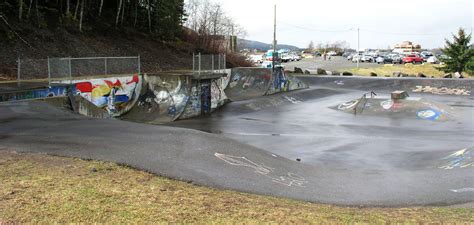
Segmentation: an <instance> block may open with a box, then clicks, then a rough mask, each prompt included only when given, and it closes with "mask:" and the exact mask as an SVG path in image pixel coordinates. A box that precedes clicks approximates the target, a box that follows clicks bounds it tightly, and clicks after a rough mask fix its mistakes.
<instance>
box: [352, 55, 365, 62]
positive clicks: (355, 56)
mask: <svg viewBox="0 0 474 225" xmlns="http://www.w3.org/2000/svg"><path fill="white" fill-rule="evenodd" d="M361 59H362V56H361V55H358V54H355V55H353V56H352V58H351V61H352V62H353V63H356V62H357V61H359V62H360V61H361Z"/></svg>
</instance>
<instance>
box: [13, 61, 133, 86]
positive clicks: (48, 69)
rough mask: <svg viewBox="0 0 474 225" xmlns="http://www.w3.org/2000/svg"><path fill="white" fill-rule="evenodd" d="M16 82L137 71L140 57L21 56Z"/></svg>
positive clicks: (124, 73)
mask: <svg viewBox="0 0 474 225" xmlns="http://www.w3.org/2000/svg"><path fill="white" fill-rule="evenodd" d="M17 66H18V67H17V81H18V83H20V82H22V81H40V82H46V81H47V82H48V84H49V85H51V82H53V81H58V80H72V79H77V78H81V77H93V76H113V75H129V74H140V73H141V63H140V56H133V57H86V58H72V57H67V58H49V57H48V58H47V59H21V58H18V61H17Z"/></svg>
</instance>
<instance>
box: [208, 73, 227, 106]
mask: <svg viewBox="0 0 474 225" xmlns="http://www.w3.org/2000/svg"><path fill="white" fill-rule="evenodd" d="M229 81H230V76H229V75H228V76H225V77H222V78H219V79H217V80H213V81H212V82H211V103H212V105H211V108H212V110H215V109H217V108H219V107H221V106H223V105H224V104H225V103H226V102H227V100H228V98H227V95H226V94H225V91H224V90H225V89H226V87H227V85H229Z"/></svg>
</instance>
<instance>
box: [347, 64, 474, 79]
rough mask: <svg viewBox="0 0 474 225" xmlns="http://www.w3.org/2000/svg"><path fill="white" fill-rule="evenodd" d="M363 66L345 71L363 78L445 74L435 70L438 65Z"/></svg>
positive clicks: (436, 75) (441, 75)
mask: <svg viewBox="0 0 474 225" xmlns="http://www.w3.org/2000/svg"><path fill="white" fill-rule="evenodd" d="M363 66H364V64H361V67H362V68H359V69H357V68H351V69H348V70H347V71H349V72H351V73H353V74H356V75H363V76H369V75H370V73H371V72H373V73H376V74H377V75H379V76H392V75H393V73H394V72H402V73H405V74H409V75H418V74H419V73H423V74H424V75H426V76H427V77H432V76H434V77H436V78H441V77H443V76H444V75H445V74H446V73H444V72H442V71H439V70H437V68H439V67H440V65H433V64H417V65H413V64H411V63H410V64H404V65H403V64H402V65H400V64H395V65H394V64H386V65H383V66H380V67H376V68H363ZM463 75H464V77H466V78H467V77H473V76H474V75H473V74H471V75H469V74H466V73H465V74H463Z"/></svg>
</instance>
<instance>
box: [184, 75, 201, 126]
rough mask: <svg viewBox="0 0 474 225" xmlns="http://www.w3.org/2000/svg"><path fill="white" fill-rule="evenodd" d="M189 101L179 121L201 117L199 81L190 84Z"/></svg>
mask: <svg viewBox="0 0 474 225" xmlns="http://www.w3.org/2000/svg"><path fill="white" fill-rule="evenodd" d="M190 89H191V90H190V91H189V100H188V102H187V103H186V107H185V109H184V112H183V113H182V114H181V116H180V117H179V119H189V118H192V117H196V116H199V115H201V85H200V83H199V81H195V80H194V81H193V82H192V83H191V88H190Z"/></svg>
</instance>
